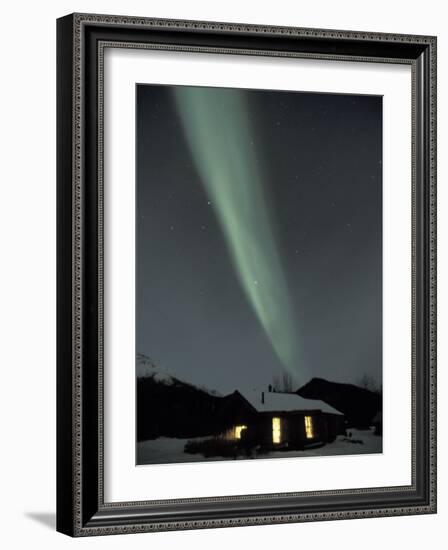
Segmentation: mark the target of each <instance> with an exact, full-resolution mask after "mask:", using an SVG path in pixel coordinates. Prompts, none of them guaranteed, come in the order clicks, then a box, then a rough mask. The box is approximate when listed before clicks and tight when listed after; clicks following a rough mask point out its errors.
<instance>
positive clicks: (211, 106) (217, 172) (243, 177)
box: [174, 86, 303, 380]
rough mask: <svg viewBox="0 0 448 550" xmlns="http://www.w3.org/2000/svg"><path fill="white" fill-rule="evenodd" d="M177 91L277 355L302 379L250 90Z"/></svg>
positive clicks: (247, 289) (239, 269)
mask: <svg viewBox="0 0 448 550" xmlns="http://www.w3.org/2000/svg"><path fill="white" fill-rule="evenodd" d="M174 95H175V102H176V107H177V110H178V112H179V114H180V119H181V121H182V127H183V130H184V133H185V136H186V139H187V142H188V145H189V148H190V150H191V154H192V156H193V159H194V162H195V166H196V169H197V170H198V173H199V175H200V178H201V181H202V183H203V185H204V187H205V189H206V192H207V196H208V198H209V200H210V202H211V205H212V207H213V208H214V211H215V213H216V215H217V217H218V220H219V223H220V225H221V228H222V231H223V234H224V237H225V241H226V244H227V247H228V250H229V252H230V256H231V258H232V262H233V265H234V269H235V270H236V273H237V275H238V279H239V282H240V284H241V287H242V289H243V290H244V293H245V295H246V296H247V299H248V300H249V303H250V304H251V306H252V308H253V310H254V312H255V314H256V317H257V319H258V321H259V323H260V325H261V326H262V327H263V330H264V332H265V334H266V336H267V337H268V339H269V341H270V343H271V345H272V347H273V349H274V351H275V354H276V356H277V357H278V358H279V360H280V362H281V363H282V364H283V366H284V367H285V368H286V369H287V371H288V372H289V373H290V374H291V375H292V376H293V377H294V379H295V380H298V379H300V378H302V377H301V376H299V372H298V362H299V350H298V330H297V328H296V322H295V319H294V315H293V312H292V309H291V299H290V296H289V291H288V285H287V281H286V278H285V275H284V272H283V269H282V265H281V261H280V256H279V253H278V247H277V245H276V242H275V237H274V230H273V227H272V223H271V220H270V214H269V208H268V204H267V200H266V196H265V192H264V189H263V187H264V186H263V179H262V177H261V173H260V172H261V170H260V167H259V163H258V160H257V156H256V153H255V147H254V134H253V131H251V127H250V121H249V116H248V105H247V103H246V98H245V95H244V92H243V91H238V90H228V89H222V88H215V89H213V88H191V87H181V86H178V87H175V88H174ZM302 374H303V373H302Z"/></svg>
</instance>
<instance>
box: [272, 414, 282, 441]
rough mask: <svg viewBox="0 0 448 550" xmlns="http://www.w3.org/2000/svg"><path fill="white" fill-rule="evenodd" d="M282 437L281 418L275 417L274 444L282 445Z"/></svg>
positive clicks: (273, 428)
mask: <svg viewBox="0 0 448 550" xmlns="http://www.w3.org/2000/svg"><path fill="white" fill-rule="evenodd" d="M281 436H282V430H281V423H280V418H278V417H276V416H274V417H273V419H272V443H280V440H281Z"/></svg>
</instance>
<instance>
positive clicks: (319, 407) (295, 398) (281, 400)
mask: <svg viewBox="0 0 448 550" xmlns="http://www.w3.org/2000/svg"><path fill="white" fill-rule="evenodd" d="M240 393H241V395H242V396H243V397H244V398H245V399H246V400H247V401H248V402H249V403H250V404H251V405H252V407H254V409H256V410H257V411H258V412H269V411H279V412H280V411H322V412H325V413H329V414H338V415H341V414H342V413H340V412H339V411H337V410H336V409H334V408H333V407H331V406H330V405H327V403H324V402H323V401H319V400H318V399H305V398H303V397H300V395H297V394H295V393H281V392H266V391H265V392H263V393H264V403H262V401H261V394H262V392H261V391H257V390H252V391H247V392H244V391H242V392H240Z"/></svg>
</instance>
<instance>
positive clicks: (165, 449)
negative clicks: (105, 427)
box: [137, 429, 382, 464]
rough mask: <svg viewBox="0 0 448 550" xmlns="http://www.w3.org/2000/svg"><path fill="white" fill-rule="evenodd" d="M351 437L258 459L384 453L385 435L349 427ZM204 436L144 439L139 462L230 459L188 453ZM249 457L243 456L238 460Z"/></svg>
mask: <svg viewBox="0 0 448 550" xmlns="http://www.w3.org/2000/svg"><path fill="white" fill-rule="evenodd" d="M348 432H350V433H351V437H347V436H343V435H340V436H338V437H337V438H336V440H335V441H334V442H333V443H328V444H327V445H324V446H323V447H317V448H314V449H307V450H304V451H272V452H269V453H266V454H262V455H259V457H258V458H273V457H275V458H277V457H278V458H291V457H300V456H332V455H357V454H373V453H381V452H382V437H378V436H376V435H374V433H373V429H372V430H355V429H351V430H348ZM202 439H204V438H196V439H176V438H170V437H159V438H158V439H153V440H148V441H141V442H139V443H138V444H137V464H167V463H172V462H210V461H216V460H228V459H224V458H222V457H219V456H216V457H207V458H204V457H203V456H202V455H201V454H188V453H185V452H184V447H185V444H186V443H187V441H201V440H202ZM243 459H245V460H247V458H246V457H243V456H242V457H241V458H239V459H238V460H243Z"/></svg>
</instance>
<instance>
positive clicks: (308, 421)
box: [305, 416, 314, 439]
mask: <svg viewBox="0 0 448 550" xmlns="http://www.w3.org/2000/svg"><path fill="white" fill-rule="evenodd" d="M305 433H306V438H307V439H313V437H314V432H313V419H312V417H311V416H305Z"/></svg>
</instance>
